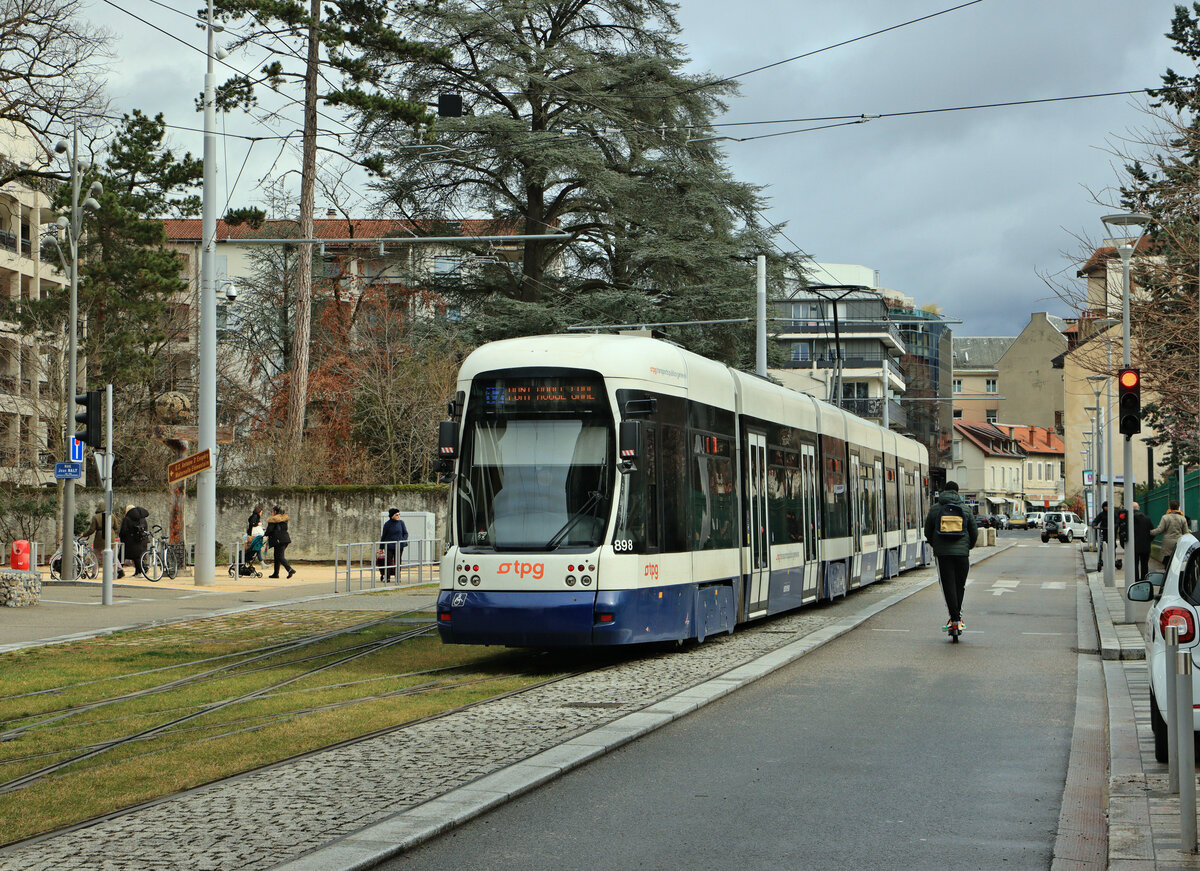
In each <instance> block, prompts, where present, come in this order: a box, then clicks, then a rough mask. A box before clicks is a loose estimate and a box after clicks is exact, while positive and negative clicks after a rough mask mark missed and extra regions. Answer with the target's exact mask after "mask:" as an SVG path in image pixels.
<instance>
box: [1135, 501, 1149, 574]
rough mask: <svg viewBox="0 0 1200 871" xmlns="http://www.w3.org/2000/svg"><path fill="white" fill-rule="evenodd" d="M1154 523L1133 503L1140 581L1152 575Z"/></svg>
mask: <svg viewBox="0 0 1200 871" xmlns="http://www.w3.org/2000/svg"><path fill="white" fill-rule="evenodd" d="M1153 532H1154V521H1152V520H1151V519H1150V518H1149V517H1147V516H1146V515H1145V514H1143V513H1142V507H1141V506H1140V505H1138V503H1136V502H1134V503H1133V555H1134V557H1135V565H1136V566H1137V577H1136V579H1137V580H1139V581H1144V580H1146V575H1148V574H1150V542H1151V541H1153V539H1154V535H1153Z"/></svg>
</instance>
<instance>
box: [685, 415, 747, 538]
mask: <svg viewBox="0 0 1200 871" xmlns="http://www.w3.org/2000/svg"><path fill="white" fill-rule="evenodd" d="M688 438H689V440H690V441H691V445H692V458H691V463H690V471H691V480H690V482H689V486H690V489H689V493H690V503H689V506H688V507H689V515H688V526H689V529H690V530H691V543H692V548H693V549H694V550H714V549H718V548H725V547H734V546H736V544H737V540H736V537H735V535H734V527H735V525H736V521H737V517H736V512H737V507H736V505H735V504H734V500H733V442H732V441H731V440H730V439H728V438H724V437H722V436H717V435H712V434H710V433H702V432H695V431H692V432H691V433H689V436H688Z"/></svg>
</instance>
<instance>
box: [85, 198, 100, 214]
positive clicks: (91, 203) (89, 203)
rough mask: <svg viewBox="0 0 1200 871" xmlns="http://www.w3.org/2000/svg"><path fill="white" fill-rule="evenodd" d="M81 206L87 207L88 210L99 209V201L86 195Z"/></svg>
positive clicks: (95, 210)
mask: <svg viewBox="0 0 1200 871" xmlns="http://www.w3.org/2000/svg"><path fill="white" fill-rule="evenodd" d="M83 207H84V208H85V209H87V210H88V211H89V212H98V211H100V203H99V202H98V201H96V200H94V199H92V198H91V197H88V198H87V199H86V200H84V201H83Z"/></svg>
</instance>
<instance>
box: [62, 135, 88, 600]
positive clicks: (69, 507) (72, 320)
mask: <svg viewBox="0 0 1200 871" xmlns="http://www.w3.org/2000/svg"><path fill="white" fill-rule="evenodd" d="M67 157H68V159H69V160H70V161H71V217H70V225H69V230H68V232H67V236H68V238H67V244H68V245H70V246H71V301H70V309H69V314H68V315H67V392H66V400H67V401H66V403H65V404H66V406H67V414H66V424H67V425H66V427H65V432H64V435H65V436H66V444H67V445H68V453H67V458H68V459H70V456H71V455H70V448H69V446H70V444H71V439H73V438H74V437H75V427H74V425H73V422H74V418H75V367H76V357H77V350H76V349H77V347H78V333H79V234H80V232H81V231H82V229H83V213H82V212H81V211H80V208H79V129H78V128H75V129H73V130H72V131H71V153H70V154H69V155H67ZM59 553H60V554H62V556H61V558H60V560H59V576H60V577H61V578H62V579H63V580H64V581H73V580H75V479H74V478H67V479H66V480H64V481H63V497H62V548H61V549H60V550H59Z"/></svg>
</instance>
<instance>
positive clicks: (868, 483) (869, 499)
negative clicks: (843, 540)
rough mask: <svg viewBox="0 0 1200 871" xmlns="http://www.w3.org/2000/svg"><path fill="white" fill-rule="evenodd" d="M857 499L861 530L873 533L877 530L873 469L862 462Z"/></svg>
mask: <svg viewBox="0 0 1200 871" xmlns="http://www.w3.org/2000/svg"><path fill="white" fill-rule="evenodd" d="M858 475H859V499H858V505H859V510H860V513H861V518H860V520H861V523H862V531H863V534H864V535H874V534H875V533H876V532H877V531H878V530H877V529H876V527H875V481H874V480H873V479H874V477H875V469H874V467H873V466H869V465H866V464H863V465H862V466H860V467H859V470H858Z"/></svg>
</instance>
